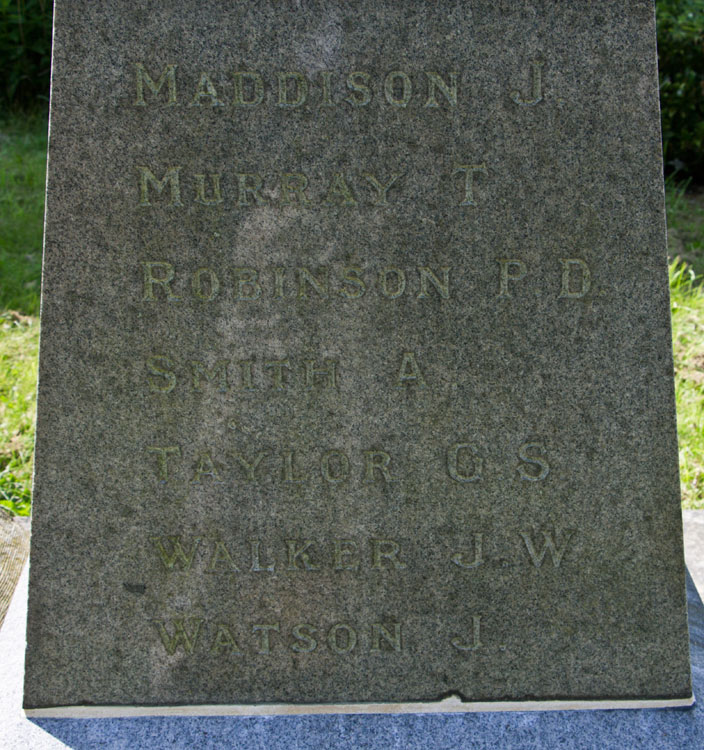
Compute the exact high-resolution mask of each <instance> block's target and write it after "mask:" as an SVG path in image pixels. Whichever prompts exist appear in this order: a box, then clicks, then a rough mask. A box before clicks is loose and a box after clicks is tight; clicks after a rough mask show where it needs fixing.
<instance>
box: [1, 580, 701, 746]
mask: <svg viewBox="0 0 704 750" xmlns="http://www.w3.org/2000/svg"><path fill="white" fill-rule="evenodd" d="M687 594H688V603H689V624H690V654H691V659H692V681H693V685H694V692H695V695H697V696H701V695H702V694H704V606H702V602H701V598H700V597H699V595H698V594H697V591H696V589H695V588H694V586H693V585H689V586H688V589H687ZM33 723H34V724H35V725H36V726H31V724H30V723H29V722H24V724H25V726H24V727H22V728H21V731H20V727H17V728H16V729H15V732H13V733H12V736H11V737H8V742H9V744H8V748H9V750H24V748H25V747H27V740H28V739H29V738H30V737H31V741H32V743H33V744H32V745H31V747H32V749H33V750H45V749H46V750H55V749H56V750H59V748H60V747H63V745H59V744H58V741H59V740H60V741H62V742H63V743H65V746H66V747H69V748H71V749H72V750H94V748H97V747H99V748H102V749H103V750H123V749H125V748H130V749H131V748H135V747H138V748H140V750H152V748H153V749H154V750H157V749H158V750H161V748H164V747H168V748H173V750H191V748H194V747H197V748H198V749H199V750H220V749H221V748H238V750H291V749H293V750H309V749H311V750H312V749H313V748H319V747H324V748H328V747H335V748H339V749H340V750H379V748H388V750H493V748H495V747H497V743H498V744H500V747H501V748H502V750H555V748H569V750H624V748H628V750H699V749H700V748H701V747H702V746H704V709H703V708H702V706H701V704H697V705H696V706H694V707H693V708H689V709H681V708H674V709H673V708H669V709H659V710H647V709H638V710H634V711H559V712H532V713H511V714H509V713H498V714H464V715H462V716H458V715H454V716H447V715H438V716H310V717H283V716H282V717H267V718H248V719H242V718H233V717H221V718H202V717H201V718H199V717H179V718H169V719H166V718H150V719H108V720H105V719H90V720H77V719H40V720H35V721H34V722H33ZM37 727H40V728H41V729H42V730H44V732H46V734H44V735H43V736H42V735H39V734H38V731H37ZM2 736H3V735H2V730H1V729H0V737H2ZM13 739H14V740H15V742H16V744H13V743H12V741H11V740H13ZM22 740H23V742H22Z"/></svg>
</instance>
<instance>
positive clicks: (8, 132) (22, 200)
mask: <svg viewBox="0 0 704 750" xmlns="http://www.w3.org/2000/svg"><path fill="white" fill-rule="evenodd" d="M45 164H46V121H45V118H44V117H42V115H41V114H40V113H37V114H34V115H29V116H28V117H27V118H24V119H22V120H20V119H19V118H18V117H14V118H12V119H10V120H8V121H6V122H4V123H1V122H0V311H1V310H18V311H19V312H22V313H23V314H25V315H38V314H39V277H40V273H41V263H42V226H43V214H44V176H45Z"/></svg>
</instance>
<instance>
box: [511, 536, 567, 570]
mask: <svg viewBox="0 0 704 750" xmlns="http://www.w3.org/2000/svg"><path fill="white" fill-rule="evenodd" d="M542 533H543V540H544V542H543V546H542V548H541V549H540V552H537V551H536V549H535V545H534V544H533V539H532V537H531V535H530V532H529V531H521V532H520V534H521V536H522V537H523V541H524V542H525V543H526V548H527V549H528V554H529V555H530V559H531V560H532V562H533V565H535V567H536V568H539V567H540V566H541V565H542V564H543V560H544V559H545V555H546V554H547V553H548V551H549V552H550V557H551V558H552V564H553V567H555V568H559V567H560V563H561V562H562V558H563V557H564V554H565V552H566V551H567V545H568V543H569V541H570V539H571V538H572V535H573V534H574V531H570V530H567V531H565V532H563V534H562V546H561V547H558V546H557V542H556V540H555V539H554V538H553V535H552V533H551V532H549V531H543V532H542ZM555 537H557V531H556V532H555Z"/></svg>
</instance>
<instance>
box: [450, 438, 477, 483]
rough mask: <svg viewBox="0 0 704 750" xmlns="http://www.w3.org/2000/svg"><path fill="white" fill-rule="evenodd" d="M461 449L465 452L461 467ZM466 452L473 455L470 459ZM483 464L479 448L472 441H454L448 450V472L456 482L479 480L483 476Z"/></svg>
mask: <svg viewBox="0 0 704 750" xmlns="http://www.w3.org/2000/svg"><path fill="white" fill-rule="evenodd" d="M460 451H463V452H464V459H463V464H462V467H461V468H460ZM466 453H469V455H470V456H471V458H470V460H469V461H467V458H466ZM482 465H483V461H482V458H481V457H480V456H479V449H478V448H477V447H476V446H474V445H472V444H471V443H454V444H453V445H451V446H450V448H449V449H448V451H447V473H448V474H449V475H450V477H451V478H452V479H454V480H455V481H456V482H462V483H466V482H478V481H479V480H480V479H481V478H482Z"/></svg>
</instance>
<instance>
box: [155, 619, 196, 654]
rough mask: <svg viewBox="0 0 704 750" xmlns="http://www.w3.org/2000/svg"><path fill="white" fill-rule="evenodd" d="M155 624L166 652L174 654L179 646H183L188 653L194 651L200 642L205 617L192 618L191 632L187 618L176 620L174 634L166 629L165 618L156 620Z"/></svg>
mask: <svg viewBox="0 0 704 750" xmlns="http://www.w3.org/2000/svg"><path fill="white" fill-rule="evenodd" d="M154 624H155V625H156V626H157V629H158V631H159V635H160V636H161V642H162V643H163V644H164V648H165V649H166V653H167V654H168V655H169V656H173V654H175V653H176V649H177V648H178V647H179V646H181V648H182V649H183V650H184V651H185V652H186V653H187V654H192V653H193V649H194V648H195V646H196V643H197V642H198V636H199V635H200V628H201V625H202V624H203V619H202V618H201V617H194V618H192V619H191V632H190V633H189V632H188V631H187V630H186V621H185V620H174V623H173V635H172V634H171V633H169V631H168V630H167V629H166V623H165V622H164V621H163V620H154Z"/></svg>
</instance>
